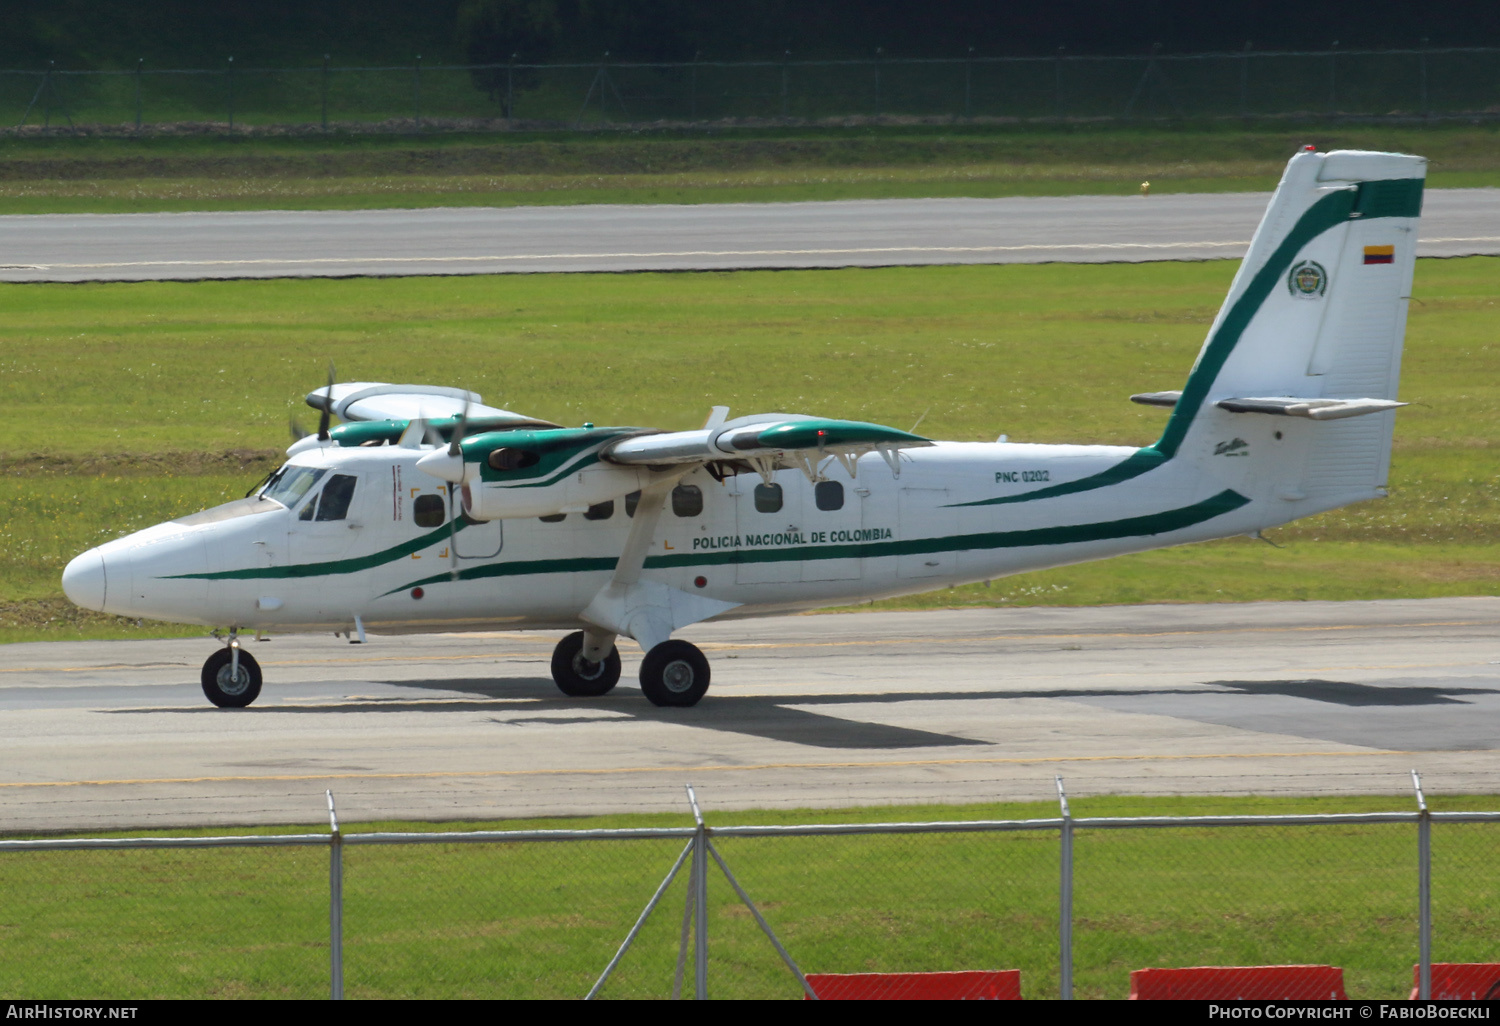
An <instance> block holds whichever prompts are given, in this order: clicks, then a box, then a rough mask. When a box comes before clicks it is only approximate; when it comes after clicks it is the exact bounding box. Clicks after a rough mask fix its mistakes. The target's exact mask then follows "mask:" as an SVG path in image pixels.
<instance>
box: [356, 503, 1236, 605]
mask: <svg viewBox="0 0 1500 1026" xmlns="http://www.w3.org/2000/svg"><path fill="white" fill-rule="evenodd" d="M1249 501H1250V500H1249V499H1248V498H1246V497H1245V496H1243V495H1241V494H1239V493H1238V492H1235V491H1233V490H1230V489H1225V490H1224V491H1222V492H1220V493H1219V494H1217V495H1215V496H1212V497H1210V498H1207V499H1204V500H1203V501H1202V502H1196V503H1194V504H1193V505H1191V506H1183V507H1181V508H1180V509H1174V510H1167V511H1166V512H1163V513H1149V514H1147V515H1145V516H1139V517H1127V518H1125V519H1123V520H1109V521H1104V522H1102V523H1097V524H1072V525H1068V526H1064V527H1036V528H1031V529H1029V530H1024V531H989V532H984V533H980V534H960V535H950V536H948V537H943V538H911V539H906V540H902V541H888V542H852V543H849V544H845V545H799V546H795V547H792V548H784V549H731V550H728V551H721V552H702V553H687V552H685V553H682V554H680V555H676V556H650V557H648V558H647V559H646V569H648V570H661V569H668V568H671V567H683V566H722V565H725V564H734V563H785V562H796V561H805V562H814V561H817V560H822V559H859V558H863V559H875V558H879V557H882V556H908V555H925V554H928V553H934V552H966V551H968V552H972V551H987V550H994V549H1008V548H1026V547H1030V546H1043V545H1072V544H1079V543H1082V542H1091V541H1111V540H1114V539H1118V538H1144V537H1149V536H1151V535H1156V534H1167V533H1169V532H1171V531H1181V530H1183V529H1184V528H1188V527H1194V526H1196V525H1198V524H1201V523H1203V522H1205V521H1207V520H1212V519H1213V518H1214V517H1217V516H1222V515H1223V514H1225V513H1229V512H1232V511H1234V510H1236V509H1239V508H1240V507H1241V506H1243V505H1245V504H1246V503H1248V502H1249ZM616 562H617V560H616V558H615V557H612V556H605V557H593V558H591V557H583V558H573V559H534V560H517V561H515V562H510V563H490V564H487V565H485V566H476V567H469V568H467V569H462V570H460V571H459V572H458V577H459V580H463V581H474V580H482V579H485V578H490V577H516V576H521V575H525V574H552V573H582V572H590V571H611V570H613V569H614V568H615V564H616ZM451 579H452V578H451V575H450V574H446V573H442V574H434V575H432V576H431V577H424V578H422V579H421V580H417V581H411V582H410V583H408V584H404V585H402V586H401V587H399V588H392V589H391V590H390V591H388V592H386V593H385V594H386V595H394V594H396V593H397V592H400V591H406V590H407V589H409V588H416V587H421V586H425V585H429V584H440V583H442V582H444V581H449V580H451ZM382 597H384V596H382Z"/></svg>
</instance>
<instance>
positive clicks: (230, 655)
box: [203, 631, 260, 709]
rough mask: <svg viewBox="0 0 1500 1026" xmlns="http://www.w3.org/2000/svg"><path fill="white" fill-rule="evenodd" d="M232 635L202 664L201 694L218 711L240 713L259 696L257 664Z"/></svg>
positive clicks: (258, 667)
mask: <svg viewBox="0 0 1500 1026" xmlns="http://www.w3.org/2000/svg"><path fill="white" fill-rule="evenodd" d="M235 633H236V632H234V631H231V632H230V635H229V644H228V645H227V646H226V647H224V648H221V649H219V650H218V651H217V652H215V653H214V654H213V655H211V656H209V657H208V661H207V662H205V663H204V664H203V694H204V695H205V696H206V697H207V698H208V700H209V701H210V702H212V703H213V704H214V705H217V706H218V707H219V708H221V709H243V708H244V707H245V706H247V705H249V704H250V703H251V702H253V701H255V699H256V696H258V695H259V694H260V664H259V663H257V662H256V661H255V657H254V656H252V655H251V654H250V653H249V652H246V651H244V650H243V649H241V648H240V643H239V639H238V638H236V637H235Z"/></svg>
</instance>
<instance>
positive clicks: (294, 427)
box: [286, 417, 307, 442]
mask: <svg viewBox="0 0 1500 1026" xmlns="http://www.w3.org/2000/svg"><path fill="white" fill-rule="evenodd" d="M286 426H287V428H288V429H290V430H291V432H292V441H294V442H300V441H302V439H304V438H306V437H307V432H306V431H304V430H303V429H302V425H301V424H298V423H297V418H296V417H292V418H291V419H290V420H288V421H287V422H286Z"/></svg>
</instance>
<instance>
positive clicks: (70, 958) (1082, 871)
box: [0, 796, 1500, 999]
mask: <svg viewBox="0 0 1500 1026" xmlns="http://www.w3.org/2000/svg"><path fill="white" fill-rule="evenodd" d="M1494 802H1495V799H1494V798H1493V797H1490V796H1465V797H1436V798H1433V799H1432V807H1433V808H1434V810H1436V811H1448V810H1459V809H1463V810H1468V809H1492V808H1493V807H1494ZM1410 806H1411V802H1410V799H1409V798H1406V797H1402V798H1391V797H1322V798H1266V797H1260V798H1227V797H1222V796H1218V797H1213V798H1150V799H1145V798H1127V797H1096V798H1084V799H1080V800H1076V801H1075V802H1074V803H1073V814H1074V816H1075V817H1080V818H1082V817H1088V816H1132V815H1204V814H1242V815H1243V814H1287V813H1308V812H1369V811H1392V810H1397V811H1402V810H1409V809H1410ZM1055 816H1056V806H1055V805H1052V804H1050V803H1009V804H1004V805H995V804H989V805H967V806H885V807H878V808H854V809H840V810H832V811H814V810H805V809H804V810H776V811H765V810H756V811H749V812H741V813H725V814H720V815H710V823H711V825H714V826H724V825H728V824H731V823H759V824H792V823H810V822H821V823H827V822H839V823H849V822H920V821H933V820H945V821H953V820H974V819H1038V818H1052V817H1055ZM667 825H671V826H678V827H683V826H687V825H689V821H688V817H687V816H686V815H662V814H654V815H615V816H608V817H590V818H581V819H567V820H531V821H509V822H496V823H429V824H421V823H419V824H411V823H370V824H363V825H361V826H358V827H355V828H353V829H354V830H357V831H359V832H369V831H374V830H417V831H427V830H440V829H459V830H475V829H548V828H574V829H586V828H607V827H641V826H667ZM293 829H294V830H296V828H293ZM212 832H218V833H222V832H223V831H222V830H221V831H209V830H199V831H179V832H172V833H171V834H170V835H171V836H183V835H184V834H186V835H189V836H191V835H200V836H201V835H204V834H208V833H212ZM249 832H252V833H279V832H287V828H266V829H261V830H255V831H249ZM296 832H301V831H300V830H296ZM153 833H154V834H155V835H156V836H162V835H163V834H165V833H167V832H160V831H158V832H153ZM1493 833H1494V827H1492V826H1490V825H1487V824H1473V825H1447V824H1439V825H1437V826H1435V827H1434V880H1433V909H1434V917H1435V925H1434V949H1433V952H1434V958H1435V959H1436V960H1440V961H1484V960H1492V958H1493V938H1494V936H1495V933H1496V930H1497V928H1500V893H1497V888H1496V887H1495V886H1494V885H1493V884H1492V883H1491V882H1488V881H1490V877H1491V876H1492V875H1493V874H1490V873H1488V872H1487V871H1486V870H1485V868H1484V867H1486V866H1487V865H1488V864H1489V862H1490V861H1491V860H1490V851H1491V850H1492V849H1493V841H1494V837H1493ZM1414 834H1415V828H1414V827H1413V826H1411V825H1389V824H1387V825H1355V826H1318V827H1297V828H1292V827H1284V826H1273V825H1263V826H1254V827H1235V828H1172V829H1165V830H1129V831H1091V830H1088V829H1086V828H1080V829H1079V831H1078V833H1077V837H1076V841H1075V845H1076V847H1075V915H1074V938H1075V986H1076V992H1077V993H1078V995H1079V996H1083V997H1116V998H1118V997H1123V996H1125V993H1126V990H1127V987H1128V975H1129V971H1130V970H1131V969H1135V968H1141V967H1144V966H1149V965H1160V966H1173V965H1200V964H1231V965H1246V964H1248V965H1255V964H1275V963H1328V964H1333V965H1339V966H1342V967H1343V968H1344V969H1345V978H1346V984H1347V988H1348V991H1349V993H1350V994H1351V996H1354V997H1360V998H1377V997H1381V998H1394V997H1400V996H1404V995H1405V993H1406V991H1407V990H1408V989H1409V988H1410V986H1411V982H1410V981H1411V965H1412V963H1413V962H1414V961H1415V959H1416V947H1417V938H1416V922H1415V908H1416V893H1415V891H1416V872H1415V869H1416V867H1415V859H1416V845H1415V843H1414ZM715 843H716V846H717V847H718V848H719V850H720V852H721V853H722V854H723V856H724V858H725V860H726V861H727V862H728V864H729V866H730V868H731V869H732V870H733V871H734V873H735V874H736V876H737V878H738V879H739V881H740V883H741V884H742V886H744V887H745V889H746V890H747V891H748V893H749V894H750V895H751V897H752V899H753V900H755V901H756V903H757V905H758V906H759V907H760V909H761V910H762V912H763V913H764V914H765V916H766V917H767V919H768V920H769V921H770V923H771V924H772V926H773V928H774V929H775V930H776V932H777V934H778V936H779V937H780V939H781V940H782V941H783V942H784V943H785V944H786V946H787V947H788V949H789V950H790V951H791V953H792V955H793V956H794V957H795V958H796V959H797V961H798V962H799V964H800V965H801V967H802V968H803V969H804V970H805V971H820V972H860V971H920V970H937V969H952V968H1019V969H1021V970H1022V979H1023V990H1024V993H1025V995H1026V996H1027V997H1031V998H1036V997H1051V996H1056V994H1057V986H1058V983H1057V951H1058V947H1057V936H1058V934H1057V915H1058V872H1059V864H1058V842H1057V835H1056V833H1055V832H1051V831H1038V832H1027V833H1008V834H984V835H978V834H945V835H926V836H912V835H867V836H858V837H821V838H820V837H812V838H805V837H804V838H771V839H765V838H756V839H748V838H738V839H736V838H720V839H719V840H718V841H716V842H715ZM681 846H682V842H681V841H678V840H664V841H655V840H651V841H615V842H607V841H586V842H568V843H539V844H512V845H491V844H475V845H457V844H438V845H430V846H429V845H422V846H401V847H387V846H350V847H346V848H345V854H344V863H345V882H344V900H345V906H344V938H345V941H344V943H345V981H346V991H347V993H348V994H349V995H350V996H355V997H365V998H403V997H405V998H432V997H475V998H497V997H576V996H581V995H582V994H583V993H584V992H585V991H587V989H588V987H589V986H590V985H591V983H592V981H593V979H594V978H595V977H596V976H597V974H598V973H599V971H600V970H601V969H602V968H603V966H604V964H605V963H606V962H607V961H608V959H609V958H610V956H611V955H612V954H613V952H614V949H615V947H616V946H617V945H618V944H619V942H620V940H621V939H623V937H624V935H625V933H626V931H627V930H628V929H629V927H630V924H631V923H632V922H633V921H634V918H635V916H636V915H638V914H639V911H640V910H641V909H642V908H644V906H645V904H646V901H647V899H648V898H649V897H650V895H651V893H652V891H653V889H654V888H655V886H656V885H657V883H658V882H659V881H660V880H661V878H662V877H663V876H665V874H666V871H667V869H668V868H669V867H670V865H671V863H672V861H673V859H674V858H675V856H676V854H677V852H678V851H679V850H680V848H681ZM684 883H685V881H684V880H683V879H682V878H679V879H678V881H677V882H676V884H674V888H673V890H672V891H670V892H669V894H668V896H667V898H666V900H665V901H664V902H663V905H662V906H661V907H660V909H659V910H658V911H657V913H656V914H655V915H654V916H653V918H652V920H651V921H650V922H649V923H648V924H647V927H646V929H645V930H644V931H643V933H642V935H641V937H640V939H639V941H638V943H637V945H636V947H635V948H633V949H632V951H631V953H630V954H629V955H628V956H627V957H626V959H625V961H624V962H623V963H622V964H621V967H620V969H619V971H618V972H617V974H616V976H615V977H614V978H613V979H612V980H611V983H610V984H609V986H608V988H607V989H606V990H605V991H604V996H607V997H664V996H666V995H667V993H668V991H669V988H670V984H671V977H672V970H673V966H674V963H675V957H676V950H677V938H678V929H679V926H680V921H681V914H682V912H681V910H682V903H683V900H684V890H683V887H684ZM0 887H3V889H4V891H5V893H6V894H7V896H8V897H7V900H6V907H5V913H4V915H3V917H0V924H3V925H0V989H3V990H4V991H5V992H6V993H10V994H18V995H24V996H26V997H28V998H46V997H60V996H67V997H73V998H87V997H95V996H99V997H106V996H107V997H111V998H119V999H126V998H137V997H140V998H150V997H198V996H229V997H318V996H321V995H322V994H325V993H326V992H327V987H328V975H327V974H328V949H327V941H328V934H327V929H328V926H327V855H326V853H325V852H324V851H323V850H322V849H321V848H294V849H292V848H278V849H195V850H170V851H110V852H60V853H35V852H32V853H10V854H6V855H4V856H3V857H0ZM709 909H710V924H709V934H708V935H709V938H710V966H709V970H710V976H709V993H710V995H711V996H717V997H785V998H795V997H796V996H797V995H798V991H797V988H796V985H795V983H793V982H792V981H791V979H790V978H789V977H788V976H787V975H786V973H785V970H784V969H783V968H782V967H781V965H780V963H779V962H778V961H777V959H776V956H775V954H774V952H773V951H772V950H771V948H770V946H769V944H768V943H767V942H766V941H765V939H764V938H763V937H762V935H761V934H760V933H759V931H758V930H757V928H756V926H755V924H754V922H753V920H752V919H751V918H750V916H749V914H748V913H747V912H746V911H745V910H744V908H743V907H742V906H740V905H739V904H738V902H737V900H736V898H735V896H734V894H733V893H732V891H731V890H730V888H729V887H728V886H727V884H725V883H724V881H723V879H722V878H721V877H719V876H718V875H717V871H714V872H713V874H712V875H711V877H710V889H709Z"/></svg>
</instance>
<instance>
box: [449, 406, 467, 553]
mask: <svg viewBox="0 0 1500 1026" xmlns="http://www.w3.org/2000/svg"><path fill="white" fill-rule="evenodd" d="M464 412H465V413H467V412H468V410H467V409H465V411H464ZM454 437H455V438H456V437H458V436H457V434H455V435H454ZM463 487H464V486H463V485H459V486H458V489H459V490H458V502H457V506H458V508H457V509H456V510H455V509H453V504H451V503H450V505H449V510H450V511H451V512H452V513H453V516H451V517H449V518H448V578H449V579H450V580H454V581H456V580H458V518H459V517H460V516H461V515H462V514H463V508H464V493H463ZM448 494H449V496H450V497H451V496H452V495H453V485H449V486H448Z"/></svg>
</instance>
